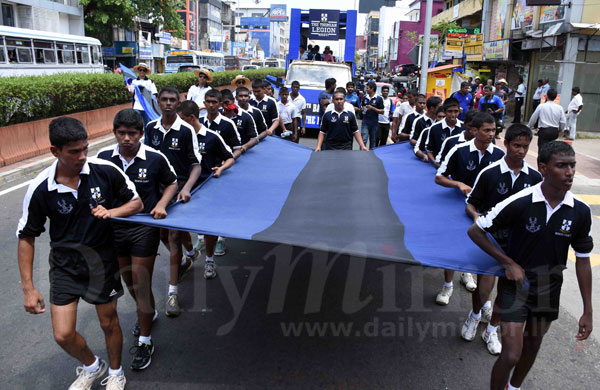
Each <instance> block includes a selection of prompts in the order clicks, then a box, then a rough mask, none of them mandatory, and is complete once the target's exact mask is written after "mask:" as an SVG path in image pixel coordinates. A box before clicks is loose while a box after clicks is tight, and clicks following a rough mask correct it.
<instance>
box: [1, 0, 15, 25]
mask: <svg viewBox="0 0 600 390" xmlns="http://www.w3.org/2000/svg"><path fill="white" fill-rule="evenodd" d="M2 24H3V25H4V26H11V27H17V25H16V24H15V13H14V10H13V6H12V5H10V4H4V3H2Z"/></svg>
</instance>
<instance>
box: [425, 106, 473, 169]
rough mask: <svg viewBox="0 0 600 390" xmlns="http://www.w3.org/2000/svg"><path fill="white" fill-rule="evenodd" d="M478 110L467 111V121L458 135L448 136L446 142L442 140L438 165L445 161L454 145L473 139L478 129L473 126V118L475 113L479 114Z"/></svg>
mask: <svg viewBox="0 0 600 390" xmlns="http://www.w3.org/2000/svg"><path fill="white" fill-rule="evenodd" d="M478 112H479V111H477V110H469V111H467V114H466V115H465V121H464V122H463V125H462V127H463V131H462V132H460V133H459V134H457V135H451V136H450V137H446V139H445V140H444V142H442V148H441V149H440V152H439V153H438V154H437V156H436V157H435V162H436V166H439V165H440V164H441V163H442V161H444V159H445V158H446V156H447V155H448V152H450V150H451V149H452V148H453V147H454V146H456V145H458V144H462V143H463V142H468V141H470V140H472V139H473V137H474V136H475V132H476V131H477V129H476V128H474V127H473V124H472V122H473V118H474V117H475V114H477V113H478Z"/></svg>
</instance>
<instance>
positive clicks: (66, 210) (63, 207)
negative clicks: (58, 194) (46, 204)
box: [56, 199, 73, 215]
mask: <svg viewBox="0 0 600 390" xmlns="http://www.w3.org/2000/svg"><path fill="white" fill-rule="evenodd" d="M56 204H57V205H58V212H59V213H61V214H62V215H67V214H70V213H71V211H73V205H72V204H70V203H67V201H66V200H65V199H63V200H59V201H58V202H56Z"/></svg>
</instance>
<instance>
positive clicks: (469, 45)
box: [465, 34, 483, 61]
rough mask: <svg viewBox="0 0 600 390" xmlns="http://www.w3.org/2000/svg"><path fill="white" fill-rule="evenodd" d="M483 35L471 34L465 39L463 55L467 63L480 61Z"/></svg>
mask: <svg viewBox="0 0 600 390" xmlns="http://www.w3.org/2000/svg"><path fill="white" fill-rule="evenodd" d="M482 47H483V34H473V35H469V36H468V37H467V38H465V55H466V56H467V61H481V60H482V55H481V52H482Z"/></svg>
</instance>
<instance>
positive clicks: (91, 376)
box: [69, 359, 108, 390]
mask: <svg viewBox="0 0 600 390" xmlns="http://www.w3.org/2000/svg"><path fill="white" fill-rule="evenodd" d="M99 360H100V363H99V366H98V370H97V371H96V372H87V371H86V370H84V369H83V366H81V367H77V369H76V370H75V372H76V373H77V379H76V380H75V382H73V384H71V386H69V390H90V389H91V388H92V384H93V383H94V381H95V380H96V379H98V378H100V377H101V376H102V375H104V373H105V372H106V369H107V368H108V364H106V362H105V361H104V360H102V359H99Z"/></svg>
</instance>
